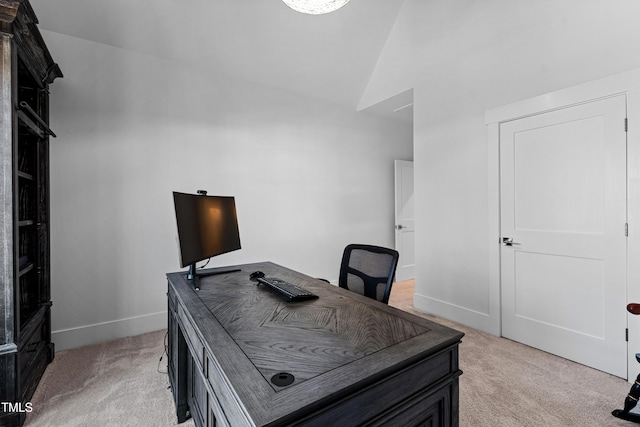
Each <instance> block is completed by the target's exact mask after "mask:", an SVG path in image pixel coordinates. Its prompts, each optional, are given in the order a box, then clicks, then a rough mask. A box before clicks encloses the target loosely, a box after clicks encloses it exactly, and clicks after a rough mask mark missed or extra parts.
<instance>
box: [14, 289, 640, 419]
mask: <svg viewBox="0 0 640 427" xmlns="http://www.w3.org/2000/svg"><path fill="white" fill-rule="evenodd" d="M412 286H413V284H412V283H411V282H408V283H401V284H397V285H394V291H393V292H392V296H391V301H390V304H391V305H394V306H396V307H398V308H401V309H403V310H406V311H410V312H413V313H414V314H417V315H420V316H424V317H427V318H429V319H432V320H436V321H439V322H440V323H443V324H445V325H447V326H451V327H453V328H455V329H458V330H460V331H462V332H464V333H465V336H464V338H463V340H462V344H461V345H460V365H461V366H460V367H461V369H462V371H463V372H464V373H463V374H462V376H461V377H460V425H461V426H469V427H484V426H486V427H511V426H514V427H520V426H532V427H533V426H535V427H540V426H581V427H588V426H594V427H596V426H597V427H601V426H613V427H615V426H631V425H633V424H631V423H629V422H626V421H623V420H619V419H617V418H614V417H613V416H612V415H611V411H612V410H613V409H616V408H621V407H622V404H623V401H624V398H625V396H626V394H627V393H628V391H629V384H628V383H627V382H626V381H625V380H622V379H620V378H616V377H613V376H611V375H608V374H605V373H602V372H600V371H596V370H593V369H590V368H587V367H585V366H582V365H578V364H576V363H573V362H570V361H568V360H565V359H562V358H559V357H556V356H553V355H550V354H547V353H544V352H541V351H538V350H535V349H532V348H530V347H527V346H525V345H522V344H519V343H516V342H513V341H509V340H506V339H504V338H498V337H494V336H491V335H487V334H484V333H481V332H478V331H476V330H473V329H470V328H467V327H463V326H461V325H458V324H454V323H452V322H449V321H446V320H442V319H434V318H433V317H430V316H425V315H424V314H422V313H419V312H417V311H415V310H414V309H413V307H412V295H413V288H412ZM164 339H165V331H158V332H152V333H148V334H144V335H140V336H136V337H128V338H123V339H119V340H116V341H112V342H109V343H103V344H99V345H94V346H89V347H83V348H80V349H75V350H67V351H61V352H58V353H56V358H55V360H54V361H53V363H52V364H51V365H49V367H48V368H47V371H46V372H45V375H44V377H43V379H42V381H41V382H40V385H39V386H38V389H37V390H36V393H35V395H34V397H33V399H32V405H33V412H31V413H30V414H28V416H27V422H26V424H25V425H26V426H28V427H40V426H65V427H66V426H70V427H71V426H78V427H80V426H82V427H85V426H93V427H101V426H116V427H120V426H153V427H162V426H172V425H176V424H177V420H176V417H175V408H174V405H173V401H172V398H171V391H170V390H169V389H168V386H169V382H168V380H167V376H166V373H165V372H166V355H164V357H163V359H162V361H160V357H161V356H162V355H163V352H164ZM639 351H640V349H639ZM159 371H161V372H159ZM180 425H181V426H185V427H192V426H193V421H192V420H188V421H187V422H185V423H183V424H180ZM328 427H333V426H328Z"/></svg>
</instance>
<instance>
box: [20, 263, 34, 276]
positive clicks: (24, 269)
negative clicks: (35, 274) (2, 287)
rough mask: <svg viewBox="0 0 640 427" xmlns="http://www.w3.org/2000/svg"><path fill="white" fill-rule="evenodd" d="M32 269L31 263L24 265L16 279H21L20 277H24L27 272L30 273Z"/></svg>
mask: <svg viewBox="0 0 640 427" xmlns="http://www.w3.org/2000/svg"><path fill="white" fill-rule="evenodd" d="M33 267H34V265H33V263H32V262H31V263H28V264H26V265H25V266H24V267H22V268H21V269H20V271H19V272H18V277H22V276H24V275H25V274H27V273H28V272H30V271H32V270H33Z"/></svg>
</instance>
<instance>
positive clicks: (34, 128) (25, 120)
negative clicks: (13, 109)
mask: <svg viewBox="0 0 640 427" xmlns="http://www.w3.org/2000/svg"><path fill="white" fill-rule="evenodd" d="M18 119H19V120H20V122H21V123H22V124H23V125H24V126H25V127H26V128H27V130H28V131H29V132H31V133H32V134H34V135H36V136H38V137H40V138H44V137H45V133H44V132H43V131H42V129H40V126H38V125H37V124H36V122H34V121H33V120H31V118H30V117H29V116H27V115H26V114H25V112H24V111H22V110H18Z"/></svg>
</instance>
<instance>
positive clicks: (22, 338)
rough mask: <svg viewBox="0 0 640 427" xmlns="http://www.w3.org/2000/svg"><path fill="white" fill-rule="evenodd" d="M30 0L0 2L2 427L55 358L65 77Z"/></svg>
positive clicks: (18, 420)
mask: <svg viewBox="0 0 640 427" xmlns="http://www.w3.org/2000/svg"><path fill="white" fill-rule="evenodd" d="M37 24H38V20H37V18H36V15H35V13H34V11H33V9H32V8H31V5H30V4H29V2H28V0H0V402H3V405H2V406H1V407H0V425H2V426H17V425H22V423H23V422H24V419H25V417H26V413H27V412H28V411H29V410H30V407H31V406H30V403H29V399H30V398H31V396H32V395H33V392H34V391H35V388H36V386H37V385H38V382H39V380H40V378H41V376H42V374H43V373H44V370H45V368H46V366H47V364H49V363H50V362H51V360H52V359H53V355H54V348H53V343H52V342H51V293H50V277H49V272H50V261H49V260H50V255H49V138H50V136H52V135H53V132H52V131H51V130H50V128H49V125H48V121H49V90H48V88H49V84H50V83H52V82H53V80H54V79H55V78H57V77H62V73H61V71H60V68H59V67H58V65H57V64H56V63H55V62H54V61H53V59H52V58H51V55H50V53H49V51H48V49H47V47H46V45H45V44H44V41H43V40H42V36H41V35H40V32H39V30H38V27H37Z"/></svg>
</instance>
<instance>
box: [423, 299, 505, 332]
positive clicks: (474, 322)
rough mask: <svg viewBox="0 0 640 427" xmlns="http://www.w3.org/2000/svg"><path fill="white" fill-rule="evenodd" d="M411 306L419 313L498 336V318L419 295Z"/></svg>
mask: <svg viewBox="0 0 640 427" xmlns="http://www.w3.org/2000/svg"><path fill="white" fill-rule="evenodd" d="M413 306H414V307H415V308H416V309H417V310H420V311H423V312H425V313H428V314H431V315H433V316H436V317H441V318H443V319H447V320H451V321H452V322H456V323H460V324H461V325H465V326H468V327H470V328H474V329H477V330H479V331H482V332H486V333H488V334H491V335H496V336H500V317H499V316H498V317H497V318H496V316H490V315H488V314H486V313H481V312H479V311H475V310H471V309H468V308H466V307H461V306H459V305H455V304H451V303H449V302H446V301H440V300H438V299H435V298H431V297H428V296H425V295H421V294H417V293H416V294H414V295H413Z"/></svg>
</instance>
